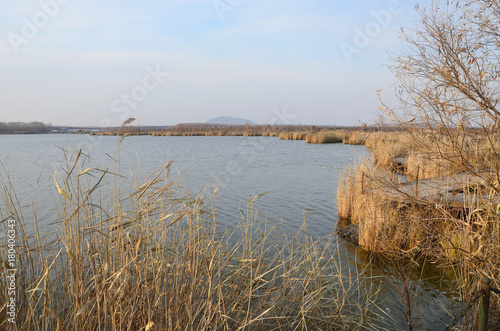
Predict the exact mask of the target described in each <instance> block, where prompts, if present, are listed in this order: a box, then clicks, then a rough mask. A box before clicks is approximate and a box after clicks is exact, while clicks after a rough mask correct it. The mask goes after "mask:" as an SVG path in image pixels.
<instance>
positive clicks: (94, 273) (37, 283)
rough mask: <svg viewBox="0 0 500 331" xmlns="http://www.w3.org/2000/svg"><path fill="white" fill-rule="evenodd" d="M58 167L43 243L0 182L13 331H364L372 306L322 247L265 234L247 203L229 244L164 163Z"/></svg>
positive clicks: (76, 162) (80, 161)
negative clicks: (143, 168) (145, 168)
mask: <svg viewBox="0 0 500 331" xmlns="http://www.w3.org/2000/svg"><path fill="white" fill-rule="evenodd" d="M67 160H68V165H67V167H65V169H63V171H62V172H61V173H60V175H59V173H57V174H55V175H54V184H55V186H56V188H57V193H56V195H57V196H58V199H57V204H56V207H57V218H58V224H59V226H60V228H59V229H58V230H57V234H54V235H53V236H52V237H48V239H46V240H44V236H43V235H42V234H41V233H39V232H38V228H37V220H36V217H35V219H34V220H33V221H31V220H30V221H25V220H24V217H23V210H22V208H21V207H20V206H19V204H18V203H17V202H16V200H15V193H14V190H13V188H12V186H11V185H10V184H9V182H8V180H6V179H5V178H3V177H2V180H3V182H2V184H3V185H2V186H3V187H2V192H3V193H4V194H3V199H4V200H3V207H2V209H1V216H2V219H3V220H4V221H3V225H4V227H6V226H7V223H6V222H5V220H7V219H10V218H13V219H16V220H17V224H16V230H17V239H16V240H17V244H16V245H17V248H16V254H17V261H16V268H17V277H18V278H17V282H16V284H17V294H16V299H17V307H18V311H17V316H16V330H208V329H211V330H215V329H224V330H236V329H241V330H244V329H245V330H294V329H313V330H336V329H337V330H344V329H353V330H356V329H362V328H368V329H369V328H370V326H369V322H366V321H367V317H368V316H367V312H368V306H367V305H368V303H369V302H371V300H370V299H369V298H364V297H363V293H364V292H363V290H362V289H361V288H359V287H357V286H355V285H354V284H358V285H359V283H355V282H354V281H351V280H350V279H349V278H346V276H343V274H342V272H341V270H340V269H341V266H340V265H339V261H338V259H337V258H336V257H335V256H334V254H333V252H332V251H331V249H330V248H329V247H330V246H329V244H328V243H325V242H324V241H321V242H312V241H311V240H310V239H309V238H308V235H307V232H306V229H305V228H303V229H302V230H301V231H300V232H299V233H297V234H296V235H295V236H293V237H291V238H289V237H279V238H276V237H275V235H274V234H273V229H267V228H266V227H265V226H263V225H259V222H258V220H257V219H255V217H254V216H252V215H255V214H254V212H253V210H252V204H253V202H254V201H255V200H256V199H257V197H256V198H254V199H252V200H251V201H250V202H249V207H248V210H247V213H246V215H247V218H245V219H244V221H243V223H242V225H241V226H240V227H239V228H238V229H237V230H239V231H240V236H239V238H241V239H236V238H237V237H236V238H235V237H234V236H233V233H232V232H230V231H228V230H227V229H226V230H225V231H224V230H223V231H222V232H221V231H220V230H221V229H220V228H219V227H218V226H217V224H216V216H215V215H214V213H213V211H212V209H211V208H210V206H208V205H207V204H206V203H204V200H205V197H204V196H203V195H202V194H190V193H188V192H183V190H182V189H180V188H179V185H178V184H177V183H176V182H174V181H172V180H171V178H170V175H169V167H170V162H169V163H167V164H166V165H164V166H162V167H160V168H159V169H158V170H157V171H156V172H155V173H153V174H152V175H151V176H149V177H147V178H146V179H145V180H144V182H139V181H138V180H137V179H136V178H134V177H133V175H132V173H131V176H132V177H131V178H130V179H126V178H125V177H124V176H123V175H121V170H120V168H119V164H114V165H112V166H110V167H109V168H108V169H106V170H99V169H97V168H92V167H90V168H89V167H88V166H89V164H88V162H89V160H88V159H87V158H86V157H85V156H84V155H83V153H81V152H79V153H77V154H70V155H68V156H67ZM28 224H30V225H29V226H28ZM32 226H33V229H34V234H33V235H31V234H30V233H31V227H32ZM51 238H56V239H55V241H54V240H51ZM233 239H236V243H234V241H235V240H233ZM0 240H1V241H2V249H1V250H2V256H7V255H6V253H7V252H6V251H7V246H6V244H5V241H4V240H5V239H4V238H3V237H2V238H0ZM1 268H2V276H1V277H0V279H1V284H2V287H1V289H0V293H1V294H0V296H1V299H2V302H4V303H5V302H7V288H8V287H7V286H5V284H6V281H7V280H6V278H5V276H6V268H8V267H7V264H6V263H2V267H1ZM364 302H368V303H366V304H365V303H364ZM1 310H2V311H1V313H2V314H5V310H6V305H4V306H3V307H2V308H1ZM7 325H8V322H7V320H6V319H3V320H2V321H1V322H0V326H1V327H2V328H7Z"/></svg>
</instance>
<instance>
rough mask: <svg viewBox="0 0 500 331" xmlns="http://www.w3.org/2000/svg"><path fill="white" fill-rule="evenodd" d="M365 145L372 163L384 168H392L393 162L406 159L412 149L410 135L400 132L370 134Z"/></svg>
mask: <svg viewBox="0 0 500 331" xmlns="http://www.w3.org/2000/svg"><path fill="white" fill-rule="evenodd" d="M365 144H366V147H367V148H368V149H369V150H370V153H371V155H372V160H373V163H374V164H377V165H380V166H382V167H386V168H394V167H395V164H394V160H395V159H397V158H407V157H408V156H409V154H410V151H411V149H412V143H411V137H410V135H408V134H405V133H402V132H374V133H370V134H369V135H368V137H367V138H366V143H365ZM396 166H399V165H396Z"/></svg>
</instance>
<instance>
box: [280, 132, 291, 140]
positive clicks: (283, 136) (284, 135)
mask: <svg viewBox="0 0 500 331" xmlns="http://www.w3.org/2000/svg"><path fill="white" fill-rule="evenodd" d="M279 138H280V140H291V139H292V133H291V132H280V134H279Z"/></svg>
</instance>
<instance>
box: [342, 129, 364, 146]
mask: <svg viewBox="0 0 500 331" xmlns="http://www.w3.org/2000/svg"><path fill="white" fill-rule="evenodd" d="M367 137H368V133H366V132H363V131H353V132H350V133H349V134H347V136H346V137H345V138H344V141H343V143H344V144H349V145H364V144H365V143H366V138H367Z"/></svg>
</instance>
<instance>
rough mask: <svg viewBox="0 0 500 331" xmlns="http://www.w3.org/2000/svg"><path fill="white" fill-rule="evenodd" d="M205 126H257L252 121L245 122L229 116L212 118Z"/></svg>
mask: <svg viewBox="0 0 500 331" xmlns="http://www.w3.org/2000/svg"><path fill="white" fill-rule="evenodd" d="M206 123H207V124H232V125H244V124H250V125H257V123H255V122H254V121H250V120H246V119H244V118H236V117H231V116H219V117H216V118H212V119H210V120H208V121H207V122H206Z"/></svg>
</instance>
